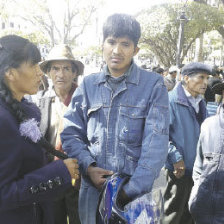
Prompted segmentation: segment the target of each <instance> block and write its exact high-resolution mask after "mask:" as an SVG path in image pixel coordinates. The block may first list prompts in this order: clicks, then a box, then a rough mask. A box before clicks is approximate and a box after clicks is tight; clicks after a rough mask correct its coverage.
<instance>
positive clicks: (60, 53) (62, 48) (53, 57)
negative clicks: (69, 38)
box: [39, 44, 84, 75]
mask: <svg viewBox="0 0 224 224" xmlns="http://www.w3.org/2000/svg"><path fill="white" fill-rule="evenodd" d="M52 61H71V62H72V63H74V64H75V66H76V67H77V69H78V72H77V74H78V75H82V74H83V70H84V65H83V63H82V62H81V61H78V60H75V58H74V56H73V54H72V51H71V48H70V47H69V46H68V45H66V44H60V45H56V46H54V47H53V48H52V49H51V50H50V52H49V54H48V56H47V58H46V60H45V61H41V62H40V63H39V65H40V68H41V70H42V71H43V72H44V73H47V68H48V66H49V62H52Z"/></svg>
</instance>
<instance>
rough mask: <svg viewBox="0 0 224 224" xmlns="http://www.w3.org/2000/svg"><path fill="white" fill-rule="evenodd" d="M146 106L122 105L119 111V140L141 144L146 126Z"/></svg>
mask: <svg viewBox="0 0 224 224" xmlns="http://www.w3.org/2000/svg"><path fill="white" fill-rule="evenodd" d="M146 116H147V114H146V107H145V106H142V107H132V106H121V107H120V113H119V127H120V128H119V140H120V142H124V143H126V144H131V145H140V144H141V142H142V136H143V130H144V127H145V119H146Z"/></svg>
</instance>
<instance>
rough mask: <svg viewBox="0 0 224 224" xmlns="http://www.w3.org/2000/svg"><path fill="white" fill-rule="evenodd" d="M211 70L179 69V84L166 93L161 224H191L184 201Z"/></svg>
mask: <svg viewBox="0 0 224 224" xmlns="http://www.w3.org/2000/svg"><path fill="white" fill-rule="evenodd" d="M211 73H212V68H211V67H209V66H207V65H205V64H202V63H199V62H193V63H190V64H188V65H185V66H184V67H183V68H182V73H181V74H182V81H181V82H180V83H178V84H177V86H176V87H175V88H174V89H173V90H172V91H171V92H169V102H170V132H169V140H170V142H169V151H168V157H167V161H166V164H165V168H166V173H167V180H168V183H167V187H166V190H165V194H164V201H165V216H164V219H163V222H162V223H163V224H171V223H172V224H193V223H194V221H193V219H192V217H191V215H190V213H189V210H188V200H189V196H190V192H191V188H192V186H193V180H192V170H193V164H194V160H195V156H196V147H197V142H198V138H199V134H200V126H201V123H202V122H203V121H204V119H205V118H206V117H207V116H208V114H207V109H206V103H205V101H204V100H203V97H202V95H204V93H205V90H206V88H207V83H208V78H209V75H210V74H211Z"/></svg>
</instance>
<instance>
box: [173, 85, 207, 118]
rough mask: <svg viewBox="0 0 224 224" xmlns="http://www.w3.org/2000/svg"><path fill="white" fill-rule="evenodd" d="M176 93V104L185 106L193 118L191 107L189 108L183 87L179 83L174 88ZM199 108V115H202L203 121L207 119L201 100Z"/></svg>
mask: <svg viewBox="0 0 224 224" xmlns="http://www.w3.org/2000/svg"><path fill="white" fill-rule="evenodd" d="M176 91H177V98H176V103H179V104H182V105H184V106H187V107H188V108H189V110H190V111H191V113H192V115H193V116H195V112H194V109H193V107H192V106H191V104H190V102H189V100H188V98H187V96H186V94H185V92H184V89H183V86H182V84H181V82H180V83H179V84H178V85H177V87H176ZM199 107H200V108H201V113H202V117H203V120H204V119H205V118H206V117H207V110H206V104H205V102H204V100H201V101H200V103H199Z"/></svg>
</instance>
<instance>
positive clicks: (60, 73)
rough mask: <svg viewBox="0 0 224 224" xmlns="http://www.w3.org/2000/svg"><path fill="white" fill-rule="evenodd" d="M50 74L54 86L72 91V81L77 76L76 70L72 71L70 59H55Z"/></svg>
mask: <svg viewBox="0 0 224 224" xmlns="http://www.w3.org/2000/svg"><path fill="white" fill-rule="evenodd" d="M49 76H50V78H51V79H52V82H53V85H54V88H56V89H59V90H67V91H70V89H71V86H72V82H73V80H74V79H75V78H76V76H77V74H76V72H72V63H71V62H70V61H53V62H51V68H50V72H49Z"/></svg>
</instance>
